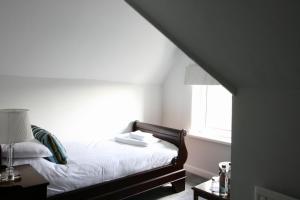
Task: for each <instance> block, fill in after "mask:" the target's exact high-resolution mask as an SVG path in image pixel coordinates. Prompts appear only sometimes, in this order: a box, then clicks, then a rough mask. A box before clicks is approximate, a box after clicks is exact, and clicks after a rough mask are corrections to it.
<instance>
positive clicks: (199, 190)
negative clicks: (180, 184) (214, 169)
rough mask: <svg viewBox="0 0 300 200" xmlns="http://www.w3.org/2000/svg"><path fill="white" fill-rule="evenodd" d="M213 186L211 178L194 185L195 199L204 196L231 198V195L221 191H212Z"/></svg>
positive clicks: (223, 199)
mask: <svg viewBox="0 0 300 200" xmlns="http://www.w3.org/2000/svg"><path fill="white" fill-rule="evenodd" d="M210 188H211V179H210V180H208V181H206V182H204V183H201V184H199V185H196V186H194V187H192V190H194V200H198V197H202V198H205V199H209V200H230V197H229V196H225V197H224V196H222V195H220V194H219V193H216V192H212V191H211V190H210Z"/></svg>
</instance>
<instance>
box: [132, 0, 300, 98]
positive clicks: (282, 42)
mask: <svg viewBox="0 0 300 200" xmlns="http://www.w3.org/2000/svg"><path fill="white" fill-rule="evenodd" d="M126 1H127V2H128V3H129V4H130V5H131V6H132V7H133V8H135V9H136V10H137V11H138V12H139V13H140V14H141V15H143V16H144V17H145V18H147V19H148V20H149V21H150V22H151V23H152V24H153V25H154V26H156V27H157V28H158V29H160V30H161V31H162V33H164V34H165V35H166V36H168V37H169V38H170V39H171V40H172V41H173V42H174V43H175V44H177V45H178V47H180V48H181V49H182V50H183V51H184V52H186V53H187V54H188V55H189V56H190V57H191V58H193V59H194V60H195V61H196V62H197V63H198V64H199V65H201V66H202V67H203V68H204V69H206V71H208V72H209V73H210V74H211V75H213V76H214V77H215V78H216V79H217V80H218V81H219V82H221V83H222V84H223V85H225V86H226V87H227V88H228V89H229V90H231V91H232V92H235V91H236V89H238V88H240V87H260V88H261V87H267V88H273V87H276V88H295V87H297V88H299V87H300V15H299V10H300V2H299V1H292V0H285V1H283V0H282V1H278V0H263V1H262V0H251V1H245V0H227V1H208V0H126Z"/></svg>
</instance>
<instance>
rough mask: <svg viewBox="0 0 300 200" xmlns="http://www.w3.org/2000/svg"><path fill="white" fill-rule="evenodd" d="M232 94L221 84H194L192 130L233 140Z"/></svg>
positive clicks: (213, 136)
mask: <svg viewBox="0 0 300 200" xmlns="http://www.w3.org/2000/svg"><path fill="white" fill-rule="evenodd" d="M231 115H232V95H231V93H230V92H228V91H227V90H226V89H225V88H224V87H223V86H221V85H193V86H192V112H191V132H193V134H195V133H196V134H197V135H201V136H204V137H209V138H211V139H214V140H221V141H226V142H229V143H230V141H231V118H232V116H231Z"/></svg>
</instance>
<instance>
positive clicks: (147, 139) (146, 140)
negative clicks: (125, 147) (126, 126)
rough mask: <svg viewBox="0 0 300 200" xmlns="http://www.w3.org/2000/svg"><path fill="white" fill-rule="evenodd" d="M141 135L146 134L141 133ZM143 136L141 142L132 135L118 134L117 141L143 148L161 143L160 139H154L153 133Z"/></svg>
mask: <svg viewBox="0 0 300 200" xmlns="http://www.w3.org/2000/svg"><path fill="white" fill-rule="evenodd" d="M141 133H145V132H141ZM143 136H144V137H143V139H142V140H140V139H135V138H132V135H131V133H123V134H118V135H117V136H116V137H115V141H117V142H121V143H125V144H130V145H136V146H143V147H146V146H148V145H149V144H152V143H156V142H159V141H160V139H158V138H156V137H153V136H152V134H151V133H145V134H143ZM137 138H138V137H137Z"/></svg>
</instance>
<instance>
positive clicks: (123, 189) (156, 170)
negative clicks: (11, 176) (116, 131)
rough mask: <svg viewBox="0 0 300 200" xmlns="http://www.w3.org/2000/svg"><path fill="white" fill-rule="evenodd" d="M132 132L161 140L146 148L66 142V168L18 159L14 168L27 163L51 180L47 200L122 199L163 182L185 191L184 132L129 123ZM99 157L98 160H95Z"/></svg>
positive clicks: (115, 144) (106, 143)
mask: <svg viewBox="0 0 300 200" xmlns="http://www.w3.org/2000/svg"><path fill="white" fill-rule="evenodd" d="M132 129H133V130H132V131H137V130H140V131H143V132H148V133H152V134H153V135H154V136H155V137H157V138H159V139H160V140H161V142H159V143H155V144H153V145H150V146H149V147H136V146H130V145H122V144H117V142H115V141H105V142H95V144H93V145H90V146H80V144H72V145H71V144H70V147H69V146H68V144H67V143H66V148H67V150H68V153H70V154H71V155H76V156H75V159H72V158H70V159H69V160H68V164H67V165H57V164H53V163H50V162H48V161H47V160H45V159H43V158H39V159H31V160H27V159H26V160H22V159H19V160H18V161H16V162H17V163H15V164H16V165H19V164H31V165H32V166H33V167H34V168H35V169H36V170H37V171H39V172H40V173H41V174H42V175H43V176H44V177H45V178H46V179H48V180H49V182H50V185H49V186H48V199H49V200H64V199H125V198H128V197H130V196H133V195H136V194H139V193H142V192H144V191H147V190H150V189H153V188H155V187H159V186H161V185H163V184H165V183H171V184H172V188H173V190H174V191H175V192H179V191H182V190H184V189H185V170H184V169H183V164H184V163H185V161H186V159H187V150H186V147H185V143H184V136H185V135H186V132H185V130H177V129H172V128H167V127H163V126H157V125H153V124H147V123H142V122H138V121H135V122H134V123H133V126H132ZM91 146H92V147H91ZM82 152H84V154H82V155H81V156H80V153H82ZM100 154H101V159H100V160H99V159H98V160H97V157H99V156H98V155H100ZM125 154H130V156H126V155H125ZM92 157H94V158H92ZM123 157H124V159H123ZM95 158H96V159H95ZM91 160H92V161H95V162H94V163H91V162H90V161H91ZM97 166H101V167H97ZM126 166H127V167H126ZM64 177H66V179H65V180H64ZM82 180H85V181H82Z"/></svg>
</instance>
